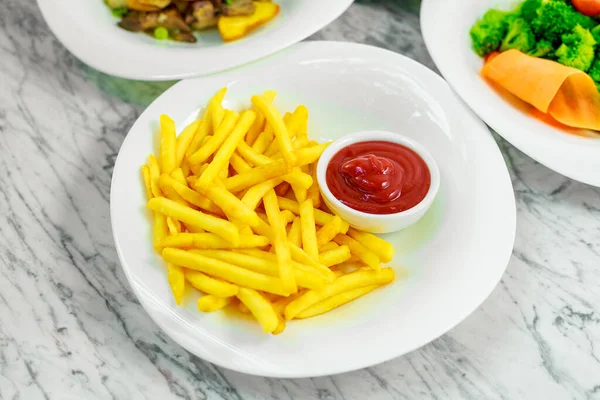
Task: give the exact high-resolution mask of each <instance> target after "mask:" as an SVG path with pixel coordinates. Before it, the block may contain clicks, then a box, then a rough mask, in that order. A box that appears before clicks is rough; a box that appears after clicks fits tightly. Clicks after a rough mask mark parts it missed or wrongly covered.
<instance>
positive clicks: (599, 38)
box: [590, 25, 600, 43]
mask: <svg viewBox="0 0 600 400" xmlns="http://www.w3.org/2000/svg"><path fill="white" fill-rule="evenodd" d="M590 32H592V36H593V37H594V39H595V40H596V43H600V25H597V26H595V27H594V28H593V29H590Z"/></svg>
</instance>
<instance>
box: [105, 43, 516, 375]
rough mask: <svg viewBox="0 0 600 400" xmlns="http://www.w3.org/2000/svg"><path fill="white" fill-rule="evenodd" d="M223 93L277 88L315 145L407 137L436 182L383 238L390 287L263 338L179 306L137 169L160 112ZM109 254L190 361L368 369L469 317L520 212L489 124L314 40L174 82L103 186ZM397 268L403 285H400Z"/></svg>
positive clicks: (179, 116) (396, 61)
mask: <svg viewBox="0 0 600 400" xmlns="http://www.w3.org/2000/svg"><path fill="white" fill-rule="evenodd" d="M222 86H228V87H229V91H228V93H227V96H226V104H225V105H226V106H227V107H230V108H239V107H248V106H249V98H250V96H251V95H252V94H255V93H261V92H263V91H264V90H267V89H275V90H277V91H278V96H277V99H276V106H278V107H279V108H281V109H287V110H290V109H292V107H294V106H295V105H297V104H305V105H306V106H307V107H308V109H309V112H310V126H309V132H310V136H311V137H312V138H316V139H318V140H326V139H335V138H338V137H341V136H342V135H344V134H346V133H348V132H351V131H363V130H368V129H376V130H388V131H396V132H399V133H402V134H404V135H406V136H408V137H410V138H412V139H414V140H415V141H418V142H419V143H420V144H421V145H423V146H425V147H426V148H427V149H428V150H429V151H430V152H431V154H432V155H433V156H434V157H435V159H436V161H437V163H438V165H439V169H440V172H441V187H440V192H439V195H438V198H437V200H436V202H435V203H434V204H433V206H432V208H431V210H430V211H429V213H428V214H427V215H426V216H425V217H424V218H423V219H422V220H421V221H419V222H418V223H417V224H416V225H414V226H412V227H411V228H409V229H408V230H406V231H403V232H400V233H396V234H389V235H387V236H386V238H387V239H389V240H390V241H391V242H392V243H393V244H394V245H395V246H396V250H397V253H398V256H397V257H396V258H395V259H394V260H393V262H392V265H393V266H394V268H396V271H397V273H398V276H399V277H398V279H397V281H396V282H395V283H394V284H392V285H390V286H388V287H386V288H384V289H382V290H379V291H376V292H373V293H372V294H370V295H369V296H366V297H364V298H362V299H360V300H359V301H357V302H355V303H352V304H349V305H346V306H344V307H342V308H340V309H338V310H336V311H334V312H332V313H330V314H328V315H325V316H321V317H318V318H314V319H311V320H304V321H293V322H291V323H289V324H288V327H287V329H286V331H285V332H284V333H283V334H281V335H279V336H266V335H264V334H263V333H262V332H261V330H260V327H259V326H258V325H257V324H255V323H252V322H251V321H247V320H243V319H237V318H231V317H230V316H227V315H226V314H225V313H223V312H217V313H213V314H201V313H200V312H198V311H197V310H196V309H195V305H194V301H193V300H194V299H193V298H192V299H189V301H188V306H187V307H186V308H178V307H177V306H176V305H175V303H174V301H173V299H172V296H171V293H170V289H169V285H168V284H167V280H166V274H165V266H164V265H163V263H162V262H161V261H160V259H159V258H158V257H157V256H156V255H155V254H154V252H153V250H152V243H151V236H152V233H151V221H150V218H149V215H148V213H147V212H146V210H145V203H146V201H145V193H144V190H143V188H142V182H141V179H140V166H141V165H142V164H143V163H144V162H145V160H146V157H147V155H148V154H149V153H150V152H151V151H153V150H156V149H154V148H153V145H154V144H155V143H153V136H154V137H155V138H156V132H155V130H156V127H157V121H158V118H159V115H160V114H161V113H166V114H168V115H170V116H171V117H173V119H174V120H175V121H176V123H177V126H178V127H180V128H181V127H182V126H183V125H184V124H186V123H188V122H190V121H191V120H192V119H193V118H194V116H195V115H197V113H198V111H199V110H200V108H201V107H202V106H203V105H204V104H205V103H206V102H207V100H208V99H209V97H210V96H211V95H212V94H213V93H215V92H216V91H217V90H218V89H219V88H221V87H222ZM110 204H111V218H112V224H113V233H114V237H115V242H116V246H117V251H118V253H119V257H120V260H121V263H122V266H123V270H124V271H125V274H126V276H127V278H128V279H129V282H130V284H131V286H132V288H133V290H134V292H135V293H136V295H137V296H138V297H139V299H140V302H141V303H142V305H143V306H144V307H145V308H146V310H147V311H148V313H149V314H150V316H151V317H152V318H153V319H154V321H156V323H157V324H158V325H159V326H160V327H161V328H162V329H163V330H164V331H165V332H166V333H167V334H168V335H169V336H171V337H172V338H173V339H174V340H175V341H176V342H178V343H179V344H181V345H182V346H183V347H185V348H186V349H188V350H189V351H190V352H192V353H194V354H196V355H198V356H199V357H201V358H203V359H206V360H208V361H210V362H213V363H215V364H218V365H220V366H223V367H226V368H230V369H233V370H236V371H241V372H246V373H249V374H255V375H264V376H273V377H307V376H318V375H327V374H335V373H340V372H344V371H349V370H354V369H358V368H362V367H367V366H370V365H373V364H376V363H380V362H382V361H386V360H389V359H391V358H394V357H397V356H399V355H402V354H405V353H407V352H409V351H411V350H414V349H416V348H418V347H419V346H422V345H424V344H426V343H428V342H429V341H431V340H433V339H435V338H437V337H438V336H440V335H442V334H443V333H445V332H447V331H448V330H449V329H451V328H452V327H453V326H455V325H456V324H458V323H459V322H460V321H461V320H462V319H463V318H465V317H467V316H468V315H469V314H470V313H471V312H473V311H474V310H475V309H476V308H477V307H478V306H479V305H480V304H481V303H482V302H483V301H484V299H485V298H486V297H487V296H488V294H489V293H490V292H491V291H492V289H493V288H494V287H495V286H496V284H497V283H498V281H499V280H500V277H501V276H502V274H503V272H504V269H505V267H506V265H507V263H508V260H509V257H510V255H511V250H512V246H513V241H514V235H515V217H516V210H515V203H514V196H513V191H512V186H511V182H510V179H509V175H508V171H507V169H506V165H505V164H504V161H503V159H502V156H501V154H500V151H499V150H498V147H497V145H496V143H495V142H494V140H493V139H492V136H491V135H490V133H489V131H488V130H487V128H486V127H485V125H484V124H483V123H482V122H481V121H480V120H479V119H477V118H476V117H475V116H474V115H473V114H472V113H471V112H470V111H469V110H468V109H467V108H466V107H465V106H464V105H463V104H462V103H461V102H460V101H459V100H458V98H457V97H456V95H455V94H454V93H453V92H452V90H451V89H450V87H449V86H448V85H447V84H446V82H444V81H443V80H442V79H441V78H440V77H439V76H438V75H436V74H435V73H433V72H431V71H430V70H429V69H427V68H425V67H424V66H422V65H420V64H418V63H416V62H415V61H412V60H410V59H408V58H406V57H403V56H401V55H398V54H395V53H392V52H389V51H385V50H381V49H377V48H374V47H369V46H364V45H358V44H350V43H336V42H308V43H300V44H297V45H295V46H293V47H291V48H290V49H288V50H286V51H284V52H282V53H280V54H278V55H276V56H274V57H272V58H269V59H265V60H262V61H260V62H258V63H255V64H252V65H249V66H246V67H243V68H240V69H238V70H235V71H230V72H226V73H222V74H218V75H213V76H210V77H205V78H196V79H191V80H185V81H182V82H180V83H178V84H176V85H175V86H173V87H172V88H171V89H169V90H168V91H166V92H165V93H164V94H163V95H162V96H161V97H159V98H158V99H157V100H156V101H155V102H154V103H153V104H152V105H150V107H148V109H147V110H146V111H145V112H144V113H143V114H142V115H141V116H140V118H139V119H138V121H137V122H136V123H135V125H134V126H133V128H131V131H130V132H129V134H128V136H127V138H126V139H125V141H124V142H123V146H122V147H121V151H120V153H119V156H118V158H117V162H116V165H115V169H114V175H113V181H112V188H111V201H110ZM403 271H404V272H406V274H407V275H406V276H404V277H403V276H402V274H403Z"/></svg>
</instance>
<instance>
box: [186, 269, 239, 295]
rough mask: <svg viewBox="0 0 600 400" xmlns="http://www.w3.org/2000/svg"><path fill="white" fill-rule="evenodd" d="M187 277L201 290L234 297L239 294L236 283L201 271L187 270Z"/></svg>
mask: <svg viewBox="0 0 600 400" xmlns="http://www.w3.org/2000/svg"><path fill="white" fill-rule="evenodd" d="M185 279H186V280H187V281H188V282H189V283H190V284H191V285H192V286H193V287H195V288H196V289H198V290H200V291H201V292H204V293H206V294H212V295H213V296H217V297H232V296H235V295H237V294H238V291H239V288H238V287H237V286H236V285H233V284H231V283H227V282H224V281H222V280H219V279H215V278H211V277H210V276H207V275H205V274H203V273H202V272H199V271H193V270H189V269H188V270H186V271H185Z"/></svg>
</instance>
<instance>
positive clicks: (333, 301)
mask: <svg viewBox="0 0 600 400" xmlns="http://www.w3.org/2000/svg"><path fill="white" fill-rule="evenodd" d="M379 286H380V285H370V286H364V287H361V288H358V289H353V290H349V291H347V292H342V293H339V294H336V295H335V296H331V297H329V298H328V299H325V300H323V301H321V302H319V303H317V304H315V305H314V306H311V307H308V308H307V309H305V310H304V311H302V312H301V313H299V314H298V315H296V317H295V318H297V319H304V318H312V317H316V316H317V315H321V314H324V313H326V312H329V311H331V310H333V309H336V308H338V307H340V306H343V305H344V304H347V303H349V302H351V301H352V300H356V299H357V298H359V297H361V296H364V295H365V294H367V293H370V292H372V291H373V290H375V289H377V288H378V287H379Z"/></svg>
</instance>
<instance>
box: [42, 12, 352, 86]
mask: <svg viewBox="0 0 600 400" xmlns="http://www.w3.org/2000/svg"><path fill="white" fill-rule="evenodd" d="M275 1H276V2H277V3H278V4H279V5H280V7H281V11H280V13H279V15H278V16H277V17H276V18H275V19H274V20H273V21H271V22H270V23H269V24H267V25H265V26H263V27H261V28H260V29H258V30H256V31H255V32H253V33H252V34H250V35H249V36H247V37H246V38H243V39H241V40H238V41H235V42H231V43H224V42H223V41H222V40H221V37H220V36H219V33H218V32H216V31H213V32H206V33H203V34H200V35H199V40H198V42H197V43H194V44H188V43H176V42H170V41H157V40H154V39H153V38H151V37H149V36H147V35H144V34H141V33H132V32H127V31H125V30H123V29H121V28H119V27H118V26H117V25H116V24H117V22H118V19H117V18H115V17H113V16H112V14H111V12H110V10H109V9H108V7H107V6H106V5H105V4H104V0H38V4H39V6H40V8H41V10H42V14H43V16H44V18H45V19H46V22H47V23H48V25H49V26H50V29H51V30H52V31H53V32H54V34H55V35H56V36H57V37H58V39H59V40H60V41H61V42H62V43H63V45H64V46H65V47H66V48H67V49H68V50H69V51H70V52H71V53H73V54H74V55H75V56H76V57H77V58H79V59H80V60H81V61H83V62H85V63H86V64H88V65H90V66H92V67H94V68H96V69H98V70H100V71H102V72H105V73H107V74H110V75H115V76H120V77H123V78H128V79H140V80H168V79H182V78H188V77H192V76H201V75H207V74H211V73H213V72H219V71H224V70H226V69H230V68H234V67H238V66H240V65H243V64H246V63H249V62H251V61H255V60H258V59H260V58H263V57H265V56H268V55H270V54H273V53H275V52H277V51H279V50H281V49H283V48H285V47H288V46H290V45H292V44H294V43H296V42H299V41H301V40H302V39H305V38H307V37H308V36H310V35H312V34H313V33H315V32H317V31H318V30H319V29H321V28H323V27H324V26H326V25H327V24H329V23H330V22H331V21H333V20H334V19H336V18H337V17H338V16H339V15H340V14H342V13H343V12H344V11H345V10H346V9H347V8H348V7H349V6H350V4H352V0H327V1H317V0H302V1H298V0H275Z"/></svg>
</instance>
